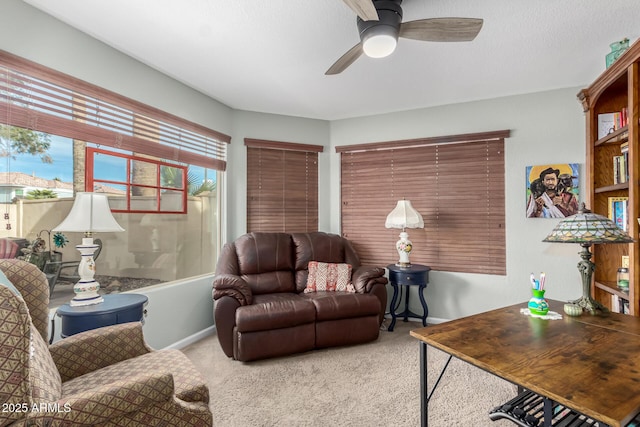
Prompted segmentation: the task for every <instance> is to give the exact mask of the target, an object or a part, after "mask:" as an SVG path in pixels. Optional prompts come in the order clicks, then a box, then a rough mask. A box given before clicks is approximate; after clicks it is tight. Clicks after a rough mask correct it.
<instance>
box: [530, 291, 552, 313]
mask: <svg viewBox="0 0 640 427" xmlns="http://www.w3.org/2000/svg"><path fill="white" fill-rule="evenodd" d="M532 292H533V296H532V297H531V299H530V300H529V311H530V312H531V314H539V315H540V316H544V315H545V314H547V313H548V312H549V304H547V300H545V299H544V293H545V291H544V290H542V291H540V290H538V289H533V290H532Z"/></svg>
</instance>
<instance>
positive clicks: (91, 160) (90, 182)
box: [85, 147, 189, 214]
mask: <svg viewBox="0 0 640 427" xmlns="http://www.w3.org/2000/svg"><path fill="white" fill-rule="evenodd" d="M96 154H103V155H106V156H112V157H120V158H124V159H127V166H126V172H125V174H126V181H125V182H121V181H115V180H106V179H96V178H95V177H94V175H95V155H96ZM134 161H142V162H145V163H153V164H155V165H156V168H157V169H156V185H149V184H138V183H132V182H131V180H132V173H131V171H132V167H131V163H132V162H134ZM162 166H166V167H172V168H176V169H180V170H181V172H182V179H181V182H182V187H181V188H175V187H165V186H162V185H160V184H161V172H160V169H161V167H162ZM85 170H86V176H85V183H86V184H85V185H86V191H89V192H93V191H95V184H96V183H105V184H113V185H118V186H124V187H125V188H126V194H125V196H126V201H127V202H126V205H127V209H113V208H112V209H111V211H112V212H120V213H158V214H186V213H187V195H188V190H189V189H188V186H187V171H188V166H183V165H178V164H175V163H169V162H165V161H161V160H155V159H150V158H148V157H141V156H136V155H135V154H126V153H118V152H115V151H108V150H104V149H101V148H95V147H87V148H86V169H85ZM132 187H143V188H153V189H155V190H156V209H155V210H140V209H131V197H132V191H131V188H132ZM162 190H169V191H173V192H179V193H181V197H180V199H181V203H182V209H181V210H175V211H165V210H162V209H161V206H162V203H161V202H162Z"/></svg>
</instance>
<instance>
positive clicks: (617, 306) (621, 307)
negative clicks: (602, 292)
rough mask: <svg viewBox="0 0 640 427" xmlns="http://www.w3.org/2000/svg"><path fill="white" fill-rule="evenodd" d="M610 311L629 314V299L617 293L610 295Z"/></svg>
mask: <svg viewBox="0 0 640 427" xmlns="http://www.w3.org/2000/svg"><path fill="white" fill-rule="evenodd" d="M611 311H612V312H614V313H622V314H629V301H628V300H626V299H624V298H620V297H619V296H617V295H611Z"/></svg>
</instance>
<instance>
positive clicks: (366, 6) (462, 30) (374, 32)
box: [325, 0, 482, 75]
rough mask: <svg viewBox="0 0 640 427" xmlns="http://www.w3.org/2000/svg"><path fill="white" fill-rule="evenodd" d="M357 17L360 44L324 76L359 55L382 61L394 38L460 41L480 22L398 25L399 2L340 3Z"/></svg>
mask: <svg viewBox="0 0 640 427" xmlns="http://www.w3.org/2000/svg"><path fill="white" fill-rule="evenodd" d="M343 1H344V2H345V3H346V4H347V6H349V7H350V8H351V9H352V10H353V11H354V12H355V13H356V15H358V19H357V24H358V32H359V33H360V43H358V44H357V45H355V46H354V47H352V48H351V49H349V50H348V51H347V53H345V54H344V55H342V56H341V57H340V59H338V60H337V61H336V62H335V63H334V64H333V65H332V66H331V67H330V68H329V69H328V70H327V72H326V73H325V74H326V75H333V74H339V73H341V72H343V71H344V70H345V69H346V68H347V67H348V66H349V65H351V64H353V63H354V62H355V60H356V59H358V58H359V57H360V55H362V54H363V53H364V54H366V55H367V56H369V57H371V58H383V57H385V56H388V55H390V54H391V53H393V51H394V50H395V47H396V43H397V40H398V37H404V38H406V39H413V40H421V41H429V42H464V41H471V40H473V39H475V38H476V36H477V35H478V33H479V32H480V29H481V28H482V19H475V18H428V19H418V20H415V21H409V22H402V7H401V4H402V0H343Z"/></svg>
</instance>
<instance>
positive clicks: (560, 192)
mask: <svg viewBox="0 0 640 427" xmlns="http://www.w3.org/2000/svg"><path fill="white" fill-rule="evenodd" d="M525 178H526V190H525V194H526V213H527V218H565V217H568V216H571V215H573V214H575V213H577V212H578V209H579V203H578V200H579V195H580V188H579V182H580V175H579V165H578V163H558V164H546V165H538V166H527V167H526V168H525Z"/></svg>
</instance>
